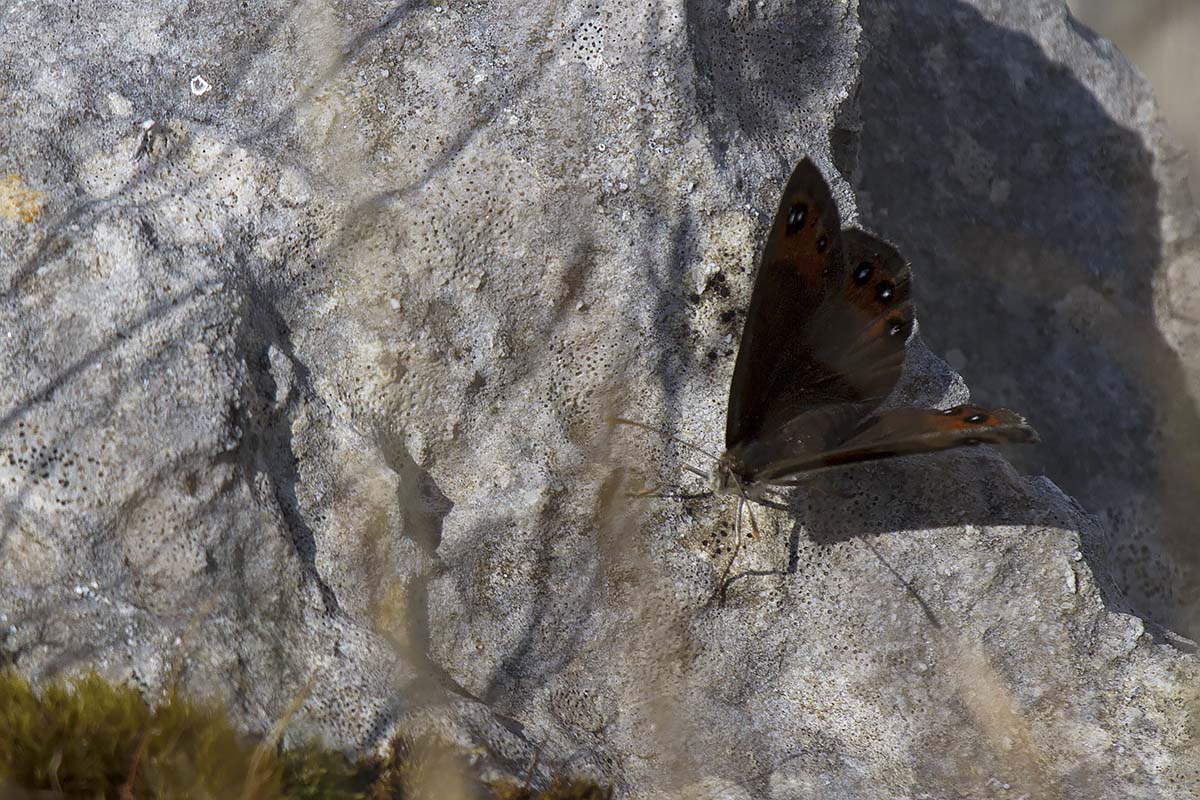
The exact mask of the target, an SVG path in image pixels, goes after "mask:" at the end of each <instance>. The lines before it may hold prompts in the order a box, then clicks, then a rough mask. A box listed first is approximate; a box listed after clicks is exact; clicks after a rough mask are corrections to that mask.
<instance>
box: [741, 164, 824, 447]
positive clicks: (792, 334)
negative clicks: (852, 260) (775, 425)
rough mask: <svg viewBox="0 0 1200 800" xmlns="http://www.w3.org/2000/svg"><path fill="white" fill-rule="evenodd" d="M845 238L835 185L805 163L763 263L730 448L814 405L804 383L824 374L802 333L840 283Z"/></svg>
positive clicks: (746, 333) (782, 204) (782, 205)
mask: <svg viewBox="0 0 1200 800" xmlns="http://www.w3.org/2000/svg"><path fill="white" fill-rule="evenodd" d="M841 239H842V237H841V222H840V220H839V217H838V210H837V203H836V201H835V200H834V198H833V194H832V193H831V192H830V190H829V185H828V184H827V183H826V182H825V178H824V177H822V175H821V171H820V170H819V169H818V168H817V166H816V165H815V164H814V163H813V162H812V161H810V160H809V159H804V160H803V161H801V162H800V163H799V164H798V165H797V166H796V169H795V170H794V171H793V172H792V176H791V178H790V179H789V180H788V183H787V187H786V188H785V189H784V192H783V197H782V199H781V200H780V201H779V210H778V211H777V212H776V213H775V219H774V221H773V222H772V223H771V231H770V233H769V234H768V236H767V243H766V245H765V247H764V248H763V254H762V259H761V260H760V262H759V266H758V274H757V275H756V277H755V281H754V290H753V292H752V293H751V296H750V306H749V308H748V309H747V312H746V325H745V328H744V329H743V331H742V341H741V344H740V346H739V348H738V356H737V362H736V364H735V365H734V369H733V382H732V384H731V386H730V389H729V409H728V413H727V417H726V424H725V445H726V447H733V446H734V445H736V444H737V443H738V442H742V441H746V440H748V439H750V438H753V437H755V436H757V435H759V434H760V433H762V432H763V430H764V428H766V427H767V423H768V422H772V421H775V420H778V419H786V418H788V417H789V416H793V415H794V414H795V413H798V412H799V411H800V410H802V409H803V408H804V407H805V406H806V405H807V404H809V398H808V397H807V396H806V395H805V394H804V393H803V392H802V391H801V390H802V388H803V386H804V385H806V384H809V385H814V386H815V385H818V384H819V383H820V381H821V379H822V378H823V377H826V376H824V375H822V374H821V372H822V368H821V365H820V364H819V362H817V361H816V359H815V356H814V353H813V350H812V344H813V339H812V337H811V336H806V335H803V330H804V328H805V326H806V324H807V323H808V321H810V320H811V319H812V316H813V314H814V313H815V311H816V309H817V308H819V307H820V305H821V303H822V302H823V301H824V300H825V298H826V296H827V295H828V294H829V293H830V292H831V291H832V290H835V289H836V287H838V286H840V284H841V278H842V270H843V266H844V262H843V259H842V254H841ZM798 332H800V335H798Z"/></svg>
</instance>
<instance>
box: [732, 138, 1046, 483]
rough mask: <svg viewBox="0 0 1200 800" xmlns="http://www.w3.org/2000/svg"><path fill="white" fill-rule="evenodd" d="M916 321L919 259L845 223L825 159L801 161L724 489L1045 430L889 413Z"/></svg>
mask: <svg viewBox="0 0 1200 800" xmlns="http://www.w3.org/2000/svg"><path fill="white" fill-rule="evenodd" d="M914 320H915V315H914V310H913V303H912V292H911V281H910V271H909V267H908V264H907V263H906V262H905V261H904V259H903V258H902V257H901V256H900V254H899V253H898V252H897V251H896V249H895V248H894V247H892V246H891V245H890V244H888V243H887V242H884V241H882V240H881V239H879V238H877V237H875V236H874V235H872V234H870V233H867V232H866V231H863V230H860V229H857V228H848V229H844V230H843V228H842V225H841V219H840V216H839V213H838V208H837V204H836V202H835V200H834V198H833V195H832V193H831V192H830V190H829V186H828V184H827V183H826V182H825V179H824V177H823V176H822V175H821V172H820V170H819V169H818V168H817V166H816V165H815V164H814V163H813V162H812V161H810V160H809V159H807V158H806V159H804V160H803V161H801V162H800V163H799V164H798V165H797V166H796V169H795V170H794V171H793V173H792V176H791V178H790V179H789V180H788V183H787V186H786V188H785V189H784V192H783V196H782V198H781V199H780V203H779V209H778V211H777V212H776V214H775V219H774V221H773V222H772V225H771V230H770V232H769V233H768V237H767V242H766V245H765V246H764V248H763V254H762V258H761V261H760V263H759V268H758V273H757V275H756V276H755V283H754V289H753V292H752V294H751V298H750V305H749V309H748V311H747V315H746V325H745V329H744V331H743V334H742V341H741V343H740V345H739V349H738V356H737V361H736V363H735V365H734V371H733V380H732V382H731V385H730V390H729V407H728V412H727V415H726V428H725V452H724V453H723V454H722V456H721V457H720V459H719V461H718V464H717V469H716V472H715V474H714V488H715V489H716V490H717V491H720V492H723V493H738V494H740V495H741V496H742V497H746V498H749V497H752V496H753V495H755V494H757V493H758V491H759V490H760V487H766V486H781V485H783V486H786V485H793V484H795V483H798V482H799V481H800V480H802V479H803V478H804V477H805V476H806V475H809V474H811V473H813V472H816V471H819V470H824V469H828V468H831V467H837V466H841V465H844V464H852V463H857V462H862V461H871V460H876V459H881V458H890V457H894V456H902V455H910V454H915V453H924V452H932V451H936V450H944V449H948V448H952V447H960V446H967V445H973V444H979V443H982V442H992V443H1012V442H1035V441H1037V434H1036V432H1035V431H1034V430H1033V428H1031V427H1030V426H1029V425H1028V424H1027V423H1026V422H1025V420H1024V419H1022V418H1021V417H1020V416H1019V415H1017V414H1015V413H1013V412H1011V411H1008V410H1005V409H997V410H989V409H985V408H981V407H979V406H973V405H962V406H956V407H954V408H951V409H947V410H940V409H933V408H894V409H888V410H884V411H881V410H880V406H881V405H882V404H883V402H884V400H885V399H886V398H887V396H888V395H889V394H890V393H891V391H892V389H893V388H895V385H896V382H897V381H898V380H899V377H900V373H901V371H902V369H903V365H904V353H905V348H906V345H907V342H908V339H909V338H910V336H911V335H912V331H913V328H914Z"/></svg>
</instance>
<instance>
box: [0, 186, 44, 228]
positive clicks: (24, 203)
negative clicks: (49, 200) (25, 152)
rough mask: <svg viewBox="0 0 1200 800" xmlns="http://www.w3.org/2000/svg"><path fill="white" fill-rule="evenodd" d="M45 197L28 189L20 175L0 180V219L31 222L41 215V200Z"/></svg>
mask: <svg viewBox="0 0 1200 800" xmlns="http://www.w3.org/2000/svg"><path fill="white" fill-rule="evenodd" d="M45 196H46V195H45V194H44V193H43V192H39V191H38V190H36V189H30V188H29V187H28V186H26V185H25V184H24V183H23V182H22V181H21V176H20V175H9V176H8V177H7V178H0V217H4V218H6V219H19V220H21V222H33V221H34V220H35V219H37V217H38V215H40V214H41V213H42V198H43V197H45Z"/></svg>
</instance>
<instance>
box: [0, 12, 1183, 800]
mask: <svg viewBox="0 0 1200 800" xmlns="http://www.w3.org/2000/svg"><path fill="white" fill-rule="evenodd" d="M151 12H152V13H151ZM81 20H87V21H88V24H89V26H90V27H89V28H88V30H89V31H90V34H89V35H81V34H80V27H79V26H80V24H81V22H80V21H81ZM0 25H3V27H2V28H0V37H2V39H3V42H4V43H7V44H13V45H14V46H10V47H6V48H0V82H2V84H0V85H3V87H4V95H3V98H4V99H3V101H0V102H3V104H4V108H5V111H6V114H5V115H4V116H3V117H2V118H0V119H2V120H3V121H2V122H0V125H2V126H3V134H4V135H3V140H4V141H5V142H8V143H11V144H10V146H9V147H7V148H6V149H5V150H4V151H3V152H2V153H0V174H5V175H10V174H11V175H15V176H18V177H17V179H16V180H15V181H9V183H8V184H6V185H11V186H19V187H22V189H21V191H22V192H23V194H22V195H21V196H22V197H23V198H26V199H28V198H31V197H37V208H38V211H37V213H33V214H11V215H5V216H3V218H0V264H2V266H3V270H4V272H3V282H2V284H0V324H2V325H3V328H4V330H5V332H6V333H5V337H4V338H3V339H0V341H3V342H5V345H6V346H5V348H4V350H3V351H2V355H0V376H2V378H3V381H2V383H0V387H2V388H0V478H4V481H2V482H0V488H2V490H3V492H4V495H3V514H4V527H3V530H2V532H0V586H2V587H3V588H2V589H0V648H2V649H0V652H2V653H3V654H4V658H5V659H6V660H7V661H10V662H12V663H15V664H16V666H17V668H18V669H21V670H23V671H26V672H28V673H31V674H34V675H48V674H53V673H55V672H57V671H61V670H78V669H83V668H87V667H89V666H94V667H97V668H99V669H101V670H103V671H105V672H107V673H108V674H110V675H113V676H115V677H128V678H130V679H132V680H135V681H137V682H139V683H140V684H141V685H143V686H144V687H145V688H146V689H147V691H150V692H153V691H157V690H158V689H160V688H161V687H162V686H164V685H165V684H167V683H169V682H174V681H181V682H183V684H184V685H185V686H187V687H188V688H189V689H191V690H193V691H197V692H206V693H213V692H216V693H218V694H220V695H222V696H224V697H226V698H227V699H228V702H229V705H230V707H231V708H232V709H233V711H234V712H235V713H236V714H237V715H238V717H239V718H240V719H241V720H242V721H243V722H244V724H245V725H246V726H247V727H248V728H250V729H255V730H264V729H266V728H268V727H270V726H271V725H273V724H274V722H275V721H276V720H277V719H279V717H280V716H281V715H283V714H284V712H285V710H286V709H287V708H288V706H289V704H291V702H292V700H293V698H295V697H296V696H297V695H298V694H299V693H300V692H302V691H303V687H305V686H306V685H310V687H311V688H310V689H309V693H308V694H307V696H306V698H305V700H304V702H303V704H302V705H301V708H300V711H299V712H298V713H297V714H296V716H295V717H294V718H292V720H291V722H290V730H291V731H292V732H293V734H294V735H295V736H297V737H299V736H305V735H312V734H319V735H321V736H323V737H324V738H325V739H326V740H327V741H328V742H329V743H331V744H335V745H337V746H342V747H346V748H357V749H365V748H370V747H373V746H376V745H378V744H380V743H381V742H382V741H383V740H384V739H385V738H386V737H387V736H388V735H389V734H390V733H391V732H392V731H395V730H398V729H409V728H414V727H417V728H419V727H425V728H427V727H433V728H436V729H438V730H440V731H442V732H443V733H445V734H446V735H449V736H451V737H453V738H457V739H459V740H460V741H463V742H464V743H470V744H472V745H477V746H479V747H481V748H482V752H485V753H487V756H488V757H487V758H486V759H484V766H485V767H486V768H490V769H494V770H499V771H502V772H507V773H509V774H512V775H519V776H524V775H525V774H526V771H527V770H528V769H529V768H530V765H531V764H533V763H536V764H537V765H538V767H537V769H536V770H535V771H534V772H535V774H534V776H533V778H534V780H535V782H536V781H542V780H545V777H546V776H547V775H549V774H550V773H551V772H557V773H562V772H567V773H569V772H585V773H588V774H590V775H592V776H593V777H596V778H599V779H601V780H605V781H610V782H612V783H613V784H614V785H615V786H616V787H617V789H618V791H619V794H620V795H621V796H629V797H638V798H641V797H710V796H711V797H728V798H740V797H748V798H752V797H780V798H791V797H814V796H820V797H846V798H863V797H897V796H913V797H916V796H922V795H929V796H938V797H941V796H957V797H1017V796H1021V795H1022V794H1024V795H1026V796H1029V797H1076V796H1087V797H1113V798H1117V797H1131V796H1132V797H1139V796H1142V797H1188V796H1191V795H1192V794H1194V793H1195V791H1196V790H1197V789H1198V788H1200V786H1198V781H1200V778H1198V776H1197V774H1196V769H1195V767H1194V765H1195V764H1196V763H1200V761H1198V760H1197V756H1200V752H1198V751H1197V745H1196V742H1195V740H1194V729H1195V719H1196V714H1197V713H1198V712H1197V709H1198V708H1200V705H1198V702H1197V695H1196V688H1195V687H1196V686H1197V685H1198V684H1197V679H1198V678H1200V674H1198V673H1200V667H1198V664H1197V660H1196V658H1195V656H1194V655H1193V654H1192V652H1191V651H1192V650H1193V649H1194V648H1193V647H1192V646H1191V645H1190V643H1189V642H1187V641H1186V640H1184V639H1180V638H1179V637H1177V636H1175V635H1174V634H1172V633H1170V632H1169V631H1168V630H1167V628H1165V627H1163V626H1162V624H1161V623H1164V622H1165V623H1178V624H1180V625H1186V624H1188V622H1189V620H1190V619H1191V617H1190V616H1189V615H1190V614H1191V610H1190V609H1191V608H1192V605H1191V604H1190V603H1194V601H1195V600H1196V598H1195V596H1194V595H1189V591H1190V588H1189V587H1190V585H1191V584H1189V583H1188V578H1189V570H1190V566H1191V562H1190V561H1189V559H1188V553H1187V552H1180V553H1179V554H1178V557H1177V558H1173V557H1172V556H1173V555H1175V553H1176V550H1173V549H1172V548H1175V547H1176V545H1178V543H1179V541H1180V530H1179V528H1178V527H1172V523H1173V521H1177V520H1178V519H1180V518H1179V517H1176V516H1175V515H1177V514H1179V513H1181V512H1182V513H1184V514H1185V516H1184V517H1182V518H1183V519H1186V511H1187V508H1189V506H1188V505H1187V499H1186V498H1187V493H1186V491H1185V490H1186V489H1187V488H1189V487H1191V486H1193V485H1194V480H1195V473H1194V472H1191V473H1189V472H1188V468H1189V467H1188V465H1189V462H1188V459H1189V458H1190V457H1191V456H1189V455H1187V454H1188V453H1190V452H1191V450H1189V449H1188V448H1187V447H1186V446H1185V443H1186V442H1187V441H1188V439H1187V438H1186V437H1187V435H1189V432H1190V431H1191V428H1190V427H1189V426H1190V424H1191V423H1190V422H1189V420H1191V419H1193V418H1194V416H1195V408H1194V403H1193V401H1192V397H1193V390H1194V387H1195V384H1196V375H1197V374H1198V372H1197V369H1196V364H1195V363H1193V361H1190V360H1189V359H1191V358H1194V353H1195V352H1200V351H1197V350H1196V349H1195V348H1190V347H1189V344H1188V343H1189V342H1192V341H1193V340H1194V339H1195V337H1196V329H1195V321H1194V320H1192V318H1191V317H1189V316H1188V314H1187V313H1186V309H1187V308H1189V307H1190V306H1191V305H1194V304H1195V300H1196V298H1195V291H1196V290H1195V286H1196V285H1198V284H1196V281H1195V279H1194V274H1193V273H1194V270H1193V269H1190V268H1189V267H1188V263H1190V262H1188V259H1189V258H1194V249H1189V248H1193V245H1194V236H1195V230H1194V215H1193V211H1192V209H1191V207H1190V206H1189V205H1188V204H1187V198H1186V193H1185V192H1184V191H1183V190H1182V182H1181V176H1180V175H1179V172H1178V167H1177V164H1176V162H1175V161H1174V160H1173V156H1172V153H1171V151H1170V148H1169V147H1168V145H1166V143H1165V142H1164V141H1163V140H1162V137H1161V133H1160V132H1159V129H1158V127H1157V122H1156V120H1155V117H1154V106H1153V103H1152V101H1151V99H1150V96H1149V93H1148V90H1147V89H1146V87H1145V86H1144V84H1143V83H1142V82H1141V81H1140V79H1139V78H1138V77H1137V76H1136V74H1135V73H1134V72H1133V71H1132V70H1131V69H1130V68H1129V67H1128V65H1127V64H1126V63H1125V62H1124V61H1123V59H1121V57H1120V55H1119V54H1118V53H1116V52H1115V51H1114V50H1112V49H1111V48H1110V47H1108V46H1106V45H1105V44H1104V43H1103V42H1102V41H1099V40H1097V39H1095V38H1093V37H1091V36H1090V35H1089V34H1088V33H1087V32H1086V31H1085V30H1082V29H1080V28H1079V27H1078V26H1076V25H1074V24H1073V23H1072V22H1071V20H1070V19H1069V18H1068V17H1067V16H1066V14H1065V12H1064V11H1063V9H1062V7H1061V5H1060V4H1058V3H1052V2H1049V0H1044V1H1042V0H1024V1H1023V2H1020V3H992V2H982V0H981V1H980V2H976V3H973V4H972V3H963V2H950V0H945V2H934V3H931V4H926V5H925V6H924V7H922V8H920V9H913V8H912V7H911V4H903V3H872V4H863V5H862V7H861V8H860V7H859V6H858V5H857V4H855V3H844V2H832V1H830V2H813V3H791V2H779V3H775V2H773V3H766V4H750V5H744V4H733V5H728V4H719V3H705V2H689V3H684V4H677V5H673V4H666V5H662V4H651V5H645V4H641V5H639V4H634V3H627V2H615V3H611V4H592V5H582V6H559V5H537V4H529V5H521V4H519V3H507V2H503V3H488V4H455V3H444V4H433V3H430V4H425V3H404V4H399V5H386V4H380V3H362V2H357V3H348V4H338V5H334V4H328V3H324V2H304V3H301V4H289V3H270V2H268V3H257V4H252V5H250V6H246V7H242V6H230V5H229V4H217V3H194V2H193V3H188V4H180V5H174V4H170V3H160V4H155V5H154V7H153V8H147V7H145V6H139V8H138V10H137V12H136V13H133V12H131V11H129V10H128V9H126V8H125V7H124V6H119V5H115V4H111V3H106V2H95V3H90V4H84V5H83V6H73V7H72V8H71V10H62V9H52V8H49V7H46V6H44V5H42V6H38V5H35V4H26V5H14V7H13V8H12V9H10V10H8V13H6V14H5V16H4V19H3V22H2V23H0ZM18 42H19V43H21V46H20V47H17V46H15V44H14V43H18ZM197 76H199V77H200V78H201V80H200V81H196V80H194V78H196V77H197ZM205 85H208V86H210V87H211V88H210V89H209V90H208V91H193V89H194V87H203V86H205ZM805 154H808V155H811V156H812V157H813V158H814V159H816V160H817V161H818V163H820V164H821V165H822V167H823V169H824V170H825V172H826V174H827V175H828V176H829V179H830V181H831V183H832V185H833V187H834V191H835V193H836V194H837V196H838V198H839V201H840V203H841V208H842V212H843V218H844V219H845V220H846V221H847V222H850V223H853V222H860V223H862V224H866V225H869V226H870V227H872V228H874V229H875V230H877V231H878V232H879V233H880V234H882V235H883V236H885V237H886V238H889V239H893V240H896V241H898V242H899V244H900V245H901V247H902V251H903V252H904V253H905V254H906V255H907V256H908V257H909V258H910V259H911V260H912V261H913V266H914V275H915V281H916V291H917V300H918V316H919V319H920V320H921V327H920V330H921V331H922V336H923V337H924V338H923V339H922V338H921V337H918V338H917V339H916V340H914V342H913V343H912V344H911V346H910V351H909V354H908V360H907V362H906V374H905V377H904V379H903V382H902V386H901V387H899V388H898V391H897V393H896V395H895V396H894V397H893V398H892V402H920V403H931V404H943V405H950V404H953V403H956V402H962V401H964V400H965V399H966V398H967V397H968V391H967V383H969V384H970V385H971V386H972V387H975V386H980V387H983V389H984V392H983V393H981V395H980V396H979V397H978V399H979V400H981V401H983V402H986V403H996V404H999V403H1001V402H1004V403H1007V404H1009V405H1011V406H1013V407H1015V408H1018V409H1019V410H1022V411H1024V412H1026V413H1027V414H1028V415H1029V416H1030V418H1031V420H1032V422H1033V423H1034V424H1035V426H1037V427H1038V428H1039V429H1040V430H1041V432H1042V434H1043V437H1044V439H1045V443H1044V444H1043V445H1041V446H1040V447H1039V448H1038V449H1036V450H1029V451H1021V452H1017V453H1013V454H1012V455H1013V456H1014V457H1015V458H1017V459H1020V463H1021V464H1023V465H1026V466H1027V467H1028V466H1034V467H1044V468H1045V470H1046V472H1047V477H1041V476H1033V477H1022V476H1021V475H1020V474H1019V473H1018V472H1017V471H1016V470H1014V469H1013V467H1011V466H1010V465H1009V464H1008V462H1006V461H1005V460H1004V459H1003V458H1002V457H1001V456H1000V455H999V454H997V453H996V452H995V451H993V450H991V449H987V448H984V449H980V450H972V451H969V452H961V451H960V452H954V453H945V454H939V455H937V456H929V457H921V458H913V459H907V460H901V461H895V462H891V463H882V464H874V465H870V466H863V467H861V468H856V469H854V470H848V471H845V472H839V473H830V474H825V475H822V476H819V477H816V478H814V479H813V480H812V481H811V482H810V483H809V484H808V485H806V486H804V487H802V488H801V489H799V490H797V491H796V492H795V493H793V494H792V495H791V496H790V497H789V498H788V499H787V510H786V511H785V510H776V509H763V508H757V509H756V510H755V512H754V514H755V525H754V527H755V528H757V529H758V531H759V534H760V535H759V536H758V537H757V538H755V539H753V540H749V539H748V540H747V541H746V546H745V547H744V548H743V549H742V551H741V552H740V553H739V555H738V558H737V560H736V562H734V563H733V565H732V567H730V568H729V571H728V576H727V577H728V580H727V581H726V582H724V583H723V581H722V577H723V576H724V575H725V572H726V568H727V566H728V565H729V563H730V561H729V559H730V556H731V554H732V549H733V546H734V539H735V534H734V527H735V522H734V519H735V516H734V510H735V507H734V504H732V503H731V502H729V501H728V500H715V499H703V498H700V499H687V498H671V499H657V500H650V499H639V498H635V497H631V496H629V495H630V494H632V493H635V490H637V489H639V488H642V487H644V486H646V485H651V484H655V483H658V482H660V481H661V482H667V483H668V484H674V483H676V482H679V481H681V482H682V484H683V486H684V488H685V489H695V488H698V485H699V483H700V482H699V479H697V478H695V477H694V476H692V475H691V474H690V473H685V472H683V471H682V469H681V468H682V465H683V464H684V463H691V464H692V465H694V466H696V467H699V468H702V469H707V468H708V467H709V466H710V465H709V464H708V463H705V461H704V456H702V455H699V454H697V453H696V452H694V451H692V450H689V449H687V448H685V447H682V446H678V445H674V444H667V443H664V441H662V440H660V439H659V438H657V437H654V436H653V435H650V434H648V433H646V432H644V431H640V430H635V429H628V428H613V427H611V426H610V425H608V424H607V423H606V422H605V418H606V416H608V415H610V414H614V413H620V414H626V415H629V416H635V417H637V418H639V419H643V420H646V421H648V422H650V423H652V424H654V425H656V426H659V427H661V428H663V429H665V430H668V431H670V432H672V433H675V434H678V435H679V436H682V437H684V438H686V439H688V440H690V441H692V442H695V443H696V444H698V445H699V446H701V447H703V448H706V449H710V450H711V449H719V442H720V439H721V431H722V430H723V427H724V424H723V423H724V419H723V416H724V405H725V397H726V391H727V387H728V381H729V376H730V373H731V371H732V366H733V357H734V354H735V351H736V348H737V339H738V336H739V333H740V331H741V326H742V323H743V322H744V310H745V306H746V301H747V299H748V295H749V289H750V285H751V281H752V278H753V273H754V268H755V256H756V251H757V248H758V246H759V243H760V242H761V240H762V236H763V232H764V230H765V227H766V225H767V223H768V222H769V218H770V215H771V214H772V213H773V211H774V207H775V204H776V202H777V199H778V192H779V190H780V188H781V185H782V182H783V181H784V179H785V178H786V176H787V174H788V172H789V170H790V168H791V166H792V165H793V164H794V163H795V161H796V160H797V159H799V158H800V157H801V156H803V155H805ZM28 207H30V206H28V203H26V205H23V206H22V208H28ZM1047 253H1050V254H1051V255H1053V254H1059V256H1061V257H1051V256H1050V255H1047ZM1079 264H1082V265H1083V266H1082V267H1080V266H1079ZM1072 265H1075V266H1072ZM1180 309H1183V311H1181V310H1180ZM926 342H928V343H931V344H932V352H931V350H930V348H928V347H927V346H926ZM938 354H941V355H945V356H946V357H947V358H948V359H949V360H950V361H951V362H952V363H953V364H957V365H958V366H959V367H960V368H961V371H963V372H964V373H965V374H966V376H967V379H968V381H967V383H964V381H963V380H962V378H961V377H959V375H958V374H956V373H955V372H954V371H953V370H951V369H950V368H949V367H947V366H946V364H945V363H944V362H943V361H942V360H940V358H939V357H938ZM1139 381H1141V383H1139ZM1147 386H1148V387H1150V388H1147V389H1145V390H1144V391H1143V390H1141V388H1139V387H1147ZM1176 433H1177V434H1178V435H1179V436H1180V437H1182V438H1180V439H1179V440H1178V441H1176V440H1174V439H1173V438H1172V436H1173V435H1174V434H1176ZM1193 449H1194V448H1193ZM681 474H682V475H683V478H681V479H680V478H678V477H677V476H679V475H681ZM1055 481H1059V482H1061V485H1064V486H1066V487H1067V488H1068V489H1069V490H1070V491H1072V492H1075V493H1077V494H1078V495H1079V497H1080V498H1082V505H1081V504H1079V503H1076V502H1075V501H1074V500H1072V499H1070V498H1069V497H1068V496H1067V495H1065V494H1063V493H1062V492H1061V491H1059V489H1058V488H1057V486H1056V484H1055ZM1189 481H1191V482H1190V483H1189ZM1089 512H1094V514H1095V515H1093V513H1089ZM744 532H745V533H747V534H748V533H749V525H748V522H747V525H746V530H745V531H744ZM1175 573H1178V574H1175ZM1139 615H1140V616H1139Z"/></svg>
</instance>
